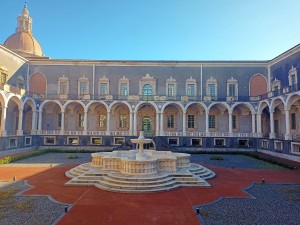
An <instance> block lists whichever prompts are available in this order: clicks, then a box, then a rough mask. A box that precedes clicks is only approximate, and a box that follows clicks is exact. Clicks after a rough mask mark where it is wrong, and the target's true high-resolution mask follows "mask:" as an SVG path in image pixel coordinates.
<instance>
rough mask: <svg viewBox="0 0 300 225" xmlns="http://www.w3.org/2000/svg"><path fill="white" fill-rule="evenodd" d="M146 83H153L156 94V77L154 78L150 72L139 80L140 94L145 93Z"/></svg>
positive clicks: (153, 90) (153, 91) (153, 93)
mask: <svg viewBox="0 0 300 225" xmlns="http://www.w3.org/2000/svg"><path fill="white" fill-rule="evenodd" d="M146 84H149V85H151V87H152V95H156V79H155V78H153V76H150V75H149V74H146V76H144V77H142V78H141V79H140V80H139V95H143V87H144V85H146Z"/></svg>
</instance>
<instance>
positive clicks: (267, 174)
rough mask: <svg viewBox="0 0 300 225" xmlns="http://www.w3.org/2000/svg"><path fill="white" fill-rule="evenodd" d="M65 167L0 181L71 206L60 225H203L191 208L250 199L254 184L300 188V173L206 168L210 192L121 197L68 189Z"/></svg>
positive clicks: (7, 170)
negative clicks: (24, 184) (19, 183)
mask: <svg viewBox="0 0 300 225" xmlns="http://www.w3.org/2000/svg"><path fill="white" fill-rule="evenodd" d="M71 167H73V166H66V167H54V168H49V167H47V168H46V167H39V168H36V167H31V168H22V167H14V168H12V167H0V180H12V179H13V176H16V177H17V179H27V180H28V183H29V184H30V185H32V186H34V188H33V189H31V190H29V191H27V192H26V194H45V195H51V196H52V197H53V198H54V199H56V200H57V201H60V202H63V203H69V204H73V207H72V208H71V209H70V211H69V212H68V213H67V214H66V215H65V216H64V217H63V218H62V220H61V221H60V222H59V223H58V224H59V225H64V224H72V225H74V224H82V225H93V224H97V225H121V224H122V225H154V224H155V225H156V224H158V225H169V224H172V225H173V224H174V225H178V224H181V225H199V221H198V220H197V217H196V215H195V213H194V211H193V209H192V206H195V205H199V204H204V203H208V202H212V201H214V200H216V199H218V198H220V197H248V196H247V194H245V193H244V192H243V191H242V188H246V187H248V186H249V185H250V184H251V183H252V182H261V180H262V179H265V180H266V182H272V183H298V184H299V183H300V171H299V170H249V169H224V168H218V167H212V166H208V167H209V168H210V169H212V170H214V171H215V172H216V173H217V177H215V178H214V179H211V180H209V182H210V184H211V185H212V187H211V188H204V189H203V188H179V189H177V190H173V191H169V192H160V193H152V194H121V193H112V192H106V191H102V190H99V189H96V188H94V187H65V186H64V183H65V182H66V181H67V180H68V178H66V177H65V176H64V172H65V171H66V170H68V169H70V168H71Z"/></svg>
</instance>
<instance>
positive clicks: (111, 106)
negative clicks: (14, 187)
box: [108, 101, 132, 113]
mask: <svg viewBox="0 0 300 225" xmlns="http://www.w3.org/2000/svg"><path fill="white" fill-rule="evenodd" d="M116 104H124V105H126V106H127V107H128V109H129V112H130V113H131V112H132V107H131V105H130V104H129V103H128V102H124V101H113V102H112V103H111V104H110V105H109V107H108V111H109V112H110V111H111V110H112V108H113V107H114V106H115V105H116Z"/></svg>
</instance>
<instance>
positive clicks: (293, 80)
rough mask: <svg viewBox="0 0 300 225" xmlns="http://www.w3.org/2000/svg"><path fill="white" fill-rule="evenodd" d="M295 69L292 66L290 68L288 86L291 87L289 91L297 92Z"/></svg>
mask: <svg viewBox="0 0 300 225" xmlns="http://www.w3.org/2000/svg"><path fill="white" fill-rule="evenodd" d="M297 83H298V80H297V69H296V68H295V67H293V66H292V68H291V69H290V71H289V85H290V87H291V91H297V90H298V88H297Z"/></svg>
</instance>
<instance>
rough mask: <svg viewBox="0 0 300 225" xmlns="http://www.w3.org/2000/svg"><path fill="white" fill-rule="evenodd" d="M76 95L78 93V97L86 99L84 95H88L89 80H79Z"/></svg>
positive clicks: (85, 78)
mask: <svg viewBox="0 0 300 225" xmlns="http://www.w3.org/2000/svg"><path fill="white" fill-rule="evenodd" d="M78 93H79V96H78V97H84V98H86V97H87V96H85V95H88V94H89V79H88V78H87V77H85V76H83V77H81V78H79V81H78Z"/></svg>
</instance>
